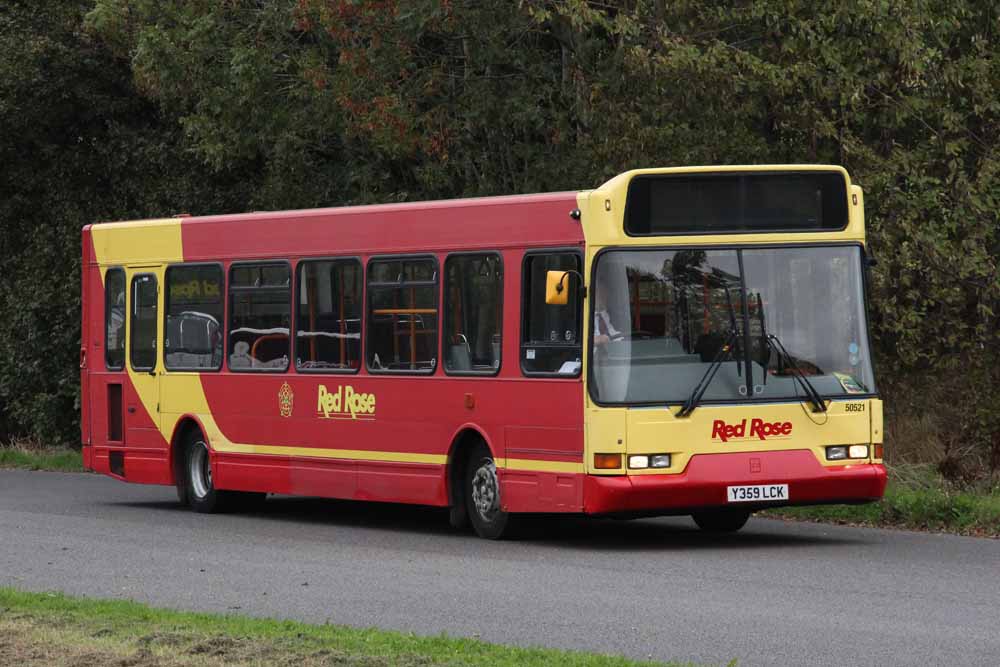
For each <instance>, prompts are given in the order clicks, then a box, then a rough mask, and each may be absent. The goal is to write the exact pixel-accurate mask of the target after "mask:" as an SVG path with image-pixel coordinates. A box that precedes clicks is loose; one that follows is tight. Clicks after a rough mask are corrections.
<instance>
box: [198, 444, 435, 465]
mask: <svg viewBox="0 0 1000 667" xmlns="http://www.w3.org/2000/svg"><path fill="white" fill-rule="evenodd" d="M210 444H211V446H212V449H214V450H215V451H217V452H225V453H232V454H270V455H274V456H292V457H296V458H299V457H312V458H318V459H344V460H348V461H387V462H391V463H430V464H435V465H444V464H446V463H447V462H448V457H447V456H446V455H444V454H406V453H403V452H375V451H367V450H364V449H320V448H315V447H282V446H278V445H242V444H237V443H231V442H226V443H214V442H213V443H210Z"/></svg>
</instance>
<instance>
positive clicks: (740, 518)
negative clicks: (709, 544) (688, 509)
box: [691, 509, 751, 533]
mask: <svg viewBox="0 0 1000 667" xmlns="http://www.w3.org/2000/svg"><path fill="white" fill-rule="evenodd" d="M750 514H751V513H750V512H749V511H747V510H731V509H723V510H708V511H705V512H695V513H694V514H692V515H691V518H692V519H694V522H695V523H696V524H698V527H699V528H701V529H702V530H703V531H705V532H706V533H735V532H736V531H738V530H739V529H740V528H742V527H743V526H745V525H746V523H747V521H748V520H749V519H750Z"/></svg>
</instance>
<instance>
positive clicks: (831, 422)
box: [628, 399, 877, 474]
mask: <svg viewBox="0 0 1000 667" xmlns="http://www.w3.org/2000/svg"><path fill="white" fill-rule="evenodd" d="M872 402H873V401H871V400H870V399H859V400H857V401H851V400H845V401H832V402H830V404H829V410H828V411H827V412H826V413H822V412H820V413H814V412H812V407H811V406H810V405H809V404H806V403H766V404H760V403H759V404H745V405H703V406H701V407H699V408H698V409H696V410H695V411H694V413H693V414H692V415H691V416H690V417H686V418H683V419H679V418H677V417H675V416H674V415H675V414H676V413H677V411H678V410H679V408H677V407H672V408H670V409H669V410H666V409H664V408H655V409H632V410H629V415H628V422H629V439H628V453H629V454H670V455H671V458H672V465H671V467H670V468H668V469H665V470H664V469H656V470H649V471H630V473H629V474H654V473H655V474H671V473H680V472H683V471H684V469H685V467H686V466H687V464H688V461H689V460H690V459H691V457H692V456H695V455H697V454H723V453H733V452H763V451H787V450H792V449H809V450H811V451H812V452H813V454H815V456H816V458H817V460H818V461H819V462H820V463H821V464H823V465H825V466H841V465H850V464H856V463H858V460H857V459H855V460H844V461H827V460H826V454H825V451H824V447H825V446H826V445H853V444H868V443H869V442H871V431H870V418H869V415H868V413H869V411H870V410H871V407H870V404H871V403H872ZM875 402H877V401H875ZM848 406H850V407H851V409H848ZM754 420H759V422H757V424H758V427H757V432H756V433H755V432H754V430H753V429H754V425H755V421H754ZM720 424H721V425H725V426H729V427H734V430H735V431H736V434H735V435H730V436H728V437H726V438H725V439H723V438H722V437H721V436H717V435H716V433H717V432H719V431H720V430H721V429H718V428H716V427H717V425H720ZM785 424H790V426H789V427H788V429H787V430H788V431H789V432H788V433H787V434H784V433H781V432H780V430H781V429H780V427H781V426H782V425H785ZM764 425H777V426H776V427H767V426H764ZM772 429H773V430H775V431H779V432H778V433H777V434H770V433H767V431H769V430H772ZM761 432H764V436H765V437H764V438H761ZM865 462H867V460H866V461H865Z"/></svg>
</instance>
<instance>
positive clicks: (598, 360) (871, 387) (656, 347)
mask: <svg viewBox="0 0 1000 667" xmlns="http://www.w3.org/2000/svg"><path fill="white" fill-rule="evenodd" d="M593 294H594V311H593V315H592V316H593V337H592V339H593V349H592V356H591V364H590V368H591V375H590V379H591V382H590V385H591V395H592V396H593V397H594V399H595V400H596V401H598V402H599V403H602V404H657V403H659V404H663V403H682V402H684V401H685V400H687V399H688V397H689V396H690V395H691V392H692V390H693V389H694V388H695V387H696V386H697V385H698V383H699V381H700V380H701V379H702V377H703V376H705V374H706V371H707V370H709V368H710V367H711V366H712V364H713V362H716V363H717V364H718V365H719V368H718V370H717V371H716V372H715V374H714V376H712V379H711V382H710V384H709V386H708V388H707V390H706V391H705V393H704V396H703V402H712V401H720V402H738V401H746V400H755V399H756V400H781V399H790V400H806V395H805V391H804V390H803V388H802V383H801V382H800V381H799V380H797V378H796V374H797V373H799V374H801V375H803V376H805V377H806V378H807V379H808V382H809V384H811V385H812V386H814V387H815V389H816V391H817V392H818V393H819V394H820V395H821V396H823V397H827V398H836V397H844V396H850V395H864V394H871V393H874V391H875V380H874V376H873V373H872V365H871V356H870V354H869V350H868V334H867V323H866V320H865V305H864V287H863V283H862V253H861V248H860V247H859V246H857V245H841V246H796V247H770V248H753V247H746V248H736V249H731V248H726V249H707V248H683V249H671V250H666V249H657V250H611V251H605V252H603V253H601V254H600V255H599V257H598V260H597V267H596V271H595V280H594V288H593ZM786 351H787V353H786ZM796 369H797V370H796Z"/></svg>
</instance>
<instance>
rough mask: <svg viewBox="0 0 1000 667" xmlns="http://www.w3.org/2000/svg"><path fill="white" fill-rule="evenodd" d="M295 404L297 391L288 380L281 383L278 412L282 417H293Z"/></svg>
mask: <svg viewBox="0 0 1000 667" xmlns="http://www.w3.org/2000/svg"><path fill="white" fill-rule="evenodd" d="M294 406H295V392H293V391H292V387H291V385H289V384H288V383H287V382H285V383H283V384H282V385H281V389H279V390H278V412H280V413H281V416H282V417H291V416H292V408H293V407H294Z"/></svg>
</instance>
